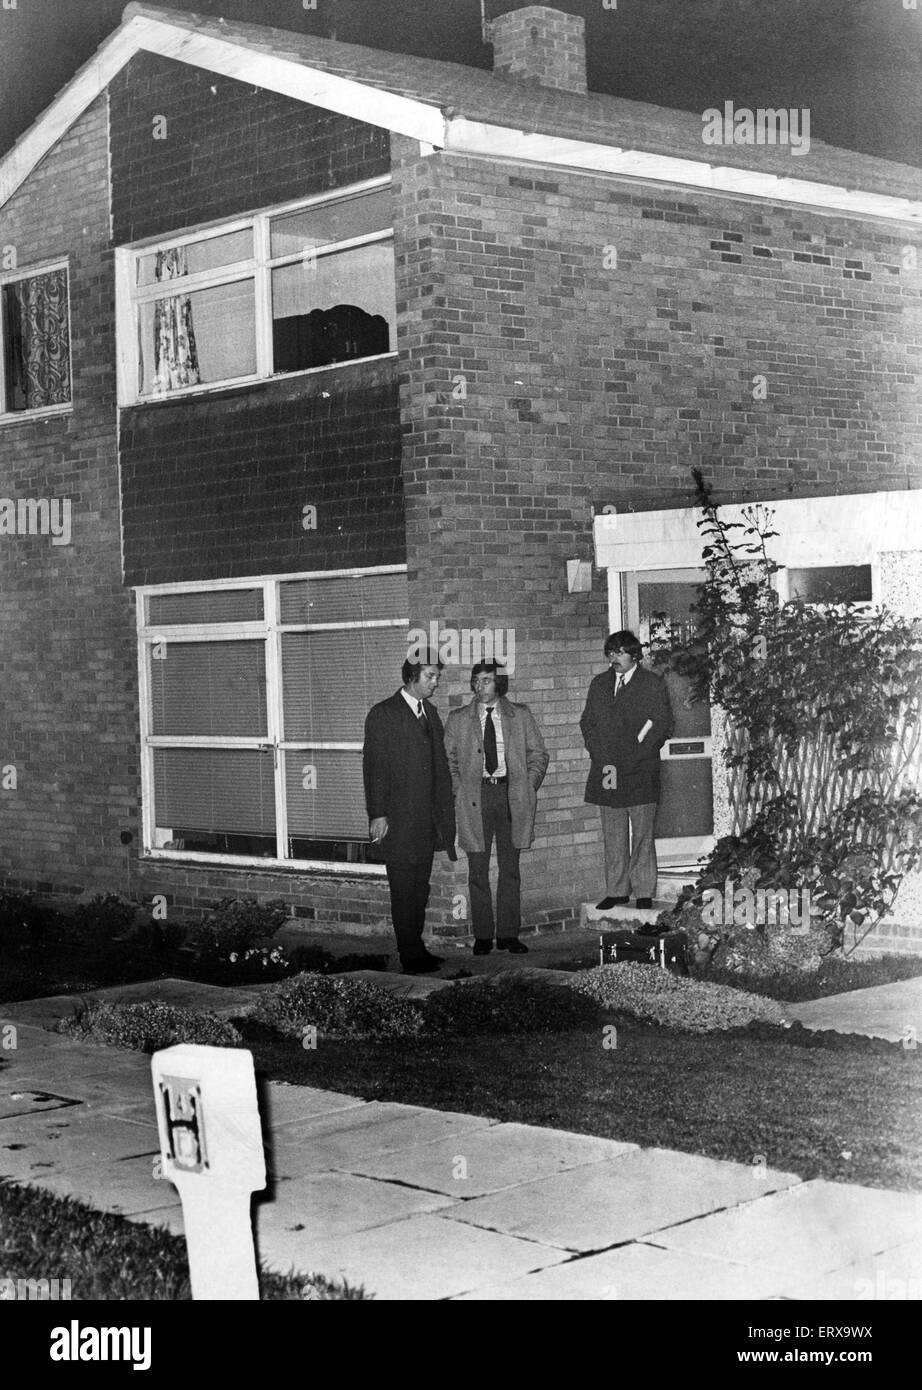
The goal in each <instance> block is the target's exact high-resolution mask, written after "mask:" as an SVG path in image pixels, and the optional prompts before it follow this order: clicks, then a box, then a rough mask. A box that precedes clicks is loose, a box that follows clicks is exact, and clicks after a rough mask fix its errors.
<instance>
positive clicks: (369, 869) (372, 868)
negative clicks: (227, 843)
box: [138, 849, 387, 881]
mask: <svg viewBox="0 0 922 1390" xmlns="http://www.w3.org/2000/svg"><path fill="white" fill-rule="evenodd" d="M138 863H139V864H140V865H145V864H157V865H160V866H163V865H164V864H175V865H176V866H177V868H180V867H181V868H183V869H201V870H202V871H203V872H213V871H214V870H215V869H216V868H222V869H227V870H229V871H230V872H236V873H240V874H244V873H245V874H247V875H252V873H253V870H254V869H262V870H263V871H264V872H265V873H268V874H283V875H285V876H286V877H290V878H294V877H297V878H305V877H310V878H318V877H320V878H361V879H365V880H366V881H373V880H375V879H378V880H380V879H383V878H384V877H386V873H387V871H386V869H385V866H384V865H383V864H346V863H342V862H340V861H332V860H318V859H304V860H299V861H297V862H294V861H293V860H291V859H261V858H257V857H256V856H252V857H247V856H243V855H240V856H232V855H218V854H214V855H212V854H194V853H183V852H182V851H181V850H173V851H170V850H156V849H147V850H144V851H143V853H142V854H141V855H140V856H139V858H138Z"/></svg>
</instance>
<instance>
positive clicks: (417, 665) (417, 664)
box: [400, 651, 445, 685]
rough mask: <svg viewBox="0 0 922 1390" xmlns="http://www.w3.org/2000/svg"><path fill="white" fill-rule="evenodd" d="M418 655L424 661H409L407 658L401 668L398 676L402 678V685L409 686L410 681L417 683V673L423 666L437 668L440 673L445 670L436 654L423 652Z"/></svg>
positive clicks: (442, 662) (443, 664)
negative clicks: (423, 657)
mask: <svg viewBox="0 0 922 1390" xmlns="http://www.w3.org/2000/svg"><path fill="white" fill-rule="evenodd" d="M420 655H421V656H425V657H426V660H425V661H410V659H409V658H407V660H406V661H405V662H404V663H403V665H402V666H401V668H400V675H401V677H402V678H403V683H404V685H409V684H410V681H418V680H419V673H420V671H421V670H422V669H423V667H424V666H437V667H438V668H439V670H440V671H444V670H445V663H444V661H440V660H439V654H438V652H432V651H425V652H421V653H420Z"/></svg>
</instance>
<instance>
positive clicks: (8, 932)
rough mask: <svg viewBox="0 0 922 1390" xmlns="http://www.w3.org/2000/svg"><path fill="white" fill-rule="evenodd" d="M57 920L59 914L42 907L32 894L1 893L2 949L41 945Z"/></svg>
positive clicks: (0, 937) (0, 936) (0, 939)
mask: <svg viewBox="0 0 922 1390" xmlns="http://www.w3.org/2000/svg"><path fill="white" fill-rule="evenodd" d="M56 918H57V913H56V912H54V911H53V910H52V909H50V908H45V907H41V906H40V905H39V903H37V902H36V900H35V898H34V896H33V895H32V894H31V893H0V948H3V949H6V950H12V949H14V948H17V947H29V946H34V945H36V944H38V943H40V942H41V941H42V940H43V939H44V937H45V934H46V931H47V928H48V926H49V925H50V924H51V922H52V921H54V920H55V919H56Z"/></svg>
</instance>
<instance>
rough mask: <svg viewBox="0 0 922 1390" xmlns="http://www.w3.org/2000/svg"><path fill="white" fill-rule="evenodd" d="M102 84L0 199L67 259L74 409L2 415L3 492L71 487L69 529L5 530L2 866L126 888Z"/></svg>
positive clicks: (31, 242)
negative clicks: (61, 536)
mask: <svg viewBox="0 0 922 1390" xmlns="http://www.w3.org/2000/svg"><path fill="white" fill-rule="evenodd" d="M106 169H107V152H106V99H105V97H102V98H100V99H99V100H98V101H96V102H95V103H94V104H93V105H92V107H90V109H89V110H88V111H87V112H86V113H85V114H84V115H83V116H82V117H81V119H80V120H79V121H78V122H77V123H76V124H75V125H74V126H73V127H72V128H71V130H70V131H69V132H68V133H67V135H66V136H64V138H63V139H62V140H60V141H59V142H58V144H57V145H56V146H55V147H54V149H53V150H52V151H51V152H50V153H49V154H48V155H47V156H46V157H45V159H44V160H43V161H42V163H41V164H40V165H39V167H38V168H37V169H36V171H35V172H34V173H33V174H32V176H31V177H30V178H29V179H28V180H27V182H26V183H25V184H24V185H23V186H22V187H21V188H20V189H19V191H18V192H17V193H16V194H15V196H14V197H13V198H12V199H11V201H10V202H9V203H7V204H6V206H5V207H3V208H2V209H0V246H14V247H15V248H16V256H17V261H18V265H19V267H20V268H26V267H28V266H29V265H30V264H37V263H39V262H42V261H47V260H50V259H52V258H54V257H58V256H68V257H69V259H70V295H71V302H70V308H71V357H72V373H73V380H72V385H73V412H72V413H71V414H68V415H64V416H58V417H46V418H45V419H41V418H33V419H23V420H21V421H20V420H16V421H14V422H12V423H10V422H4V423H2V424H0V495H2V496H4V497H11V498H40V497H47V498H61V499H64V498H69V499H70V500H71V505H72V522H71V525H72V537H71V542H70V544H69V545H59V546H55V545H52V543H51V539H50V538H49V537H48V536H41V535H37V536H29V535H15V536H9V535H6V536H2V537H0V643H2V653H3V678H2V681H0V764H2V765H10V764H12V765H13V766H15V768H16V773H17V787H16V789H15V790H0V881H2V882H3V883H6V884H21V885H24V886H44V887H45V888H46V889H51V888H54V889H56V890H58V891H71V892H79V891H82V890H84V889H91V888H95V889H96V890H98V891H102V890H105V889H108V888H111V889H113V890H116V891H119V890H120V891H124V890H125V888H126V885H127V883H128V876H129V873H130V860H131V856H133V854H134V852H135V847H134V845H132V846H129V847H126V846H124V845H122V843H121V839H120V836H121V833H122V832H123V831H126V832H128V833H129V834H136V832H137V827H138V767H137V752H136V744H137V700H136V691H135V687H136V683H137V679H136V670H137V658H136V655H135V651H134V645H135V644H134V637H133V628H134V608H133V603H132V599H131V595H130V594H129V593H128V592H127V591H126V590H125V589H124V588H123V587H122V584H121V573H120V563H119V505H118V465H117V457H116V434H115V381H114V374H113V361H114V348H113V317H114V291H113V280H112V253H111V251H110V250H109V249H108V235H109V202H108V193H107V188H106Z"/></svg>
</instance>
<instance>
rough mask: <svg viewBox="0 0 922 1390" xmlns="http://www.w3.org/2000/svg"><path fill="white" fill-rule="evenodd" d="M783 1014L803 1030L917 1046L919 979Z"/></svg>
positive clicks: (921, 1000)
mask: <svg viewBox="0 0 922 1390" xmlns="http://www.w3.org/2000/svg"><path fill="white" fill-rule="evenodd" d="M785 1014H786V1016H787V1017H788V1018H792V1019H796V1020H797V1021H798V1022H799V1023H802V1024H803V1025H804V1027H805V1028H814V1029H826V1028H828V1029H831V1030H832V1031H834V1032H836V1033H863V1034H864V1035H865V1037H869V1038H887V1039H888V1041H890V1042H900V1041H902V1040H904V1039H908V1040H909V1041H910V1042H912V1043H914V1044H915V1045H918V1043H919V1039H922V976H916V977H915V978H914V979H911V980H898V981H895V982H894V983H893V984H890V985H873V986H872V987H871V988H870V989H854V990H850V991H849V992H848V993H847V994H831V995H829V996H827V998H825V999H809V1000H807V1001H806V1002H805V1003H802V1004H786V1005H785Z"/></svg>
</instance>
